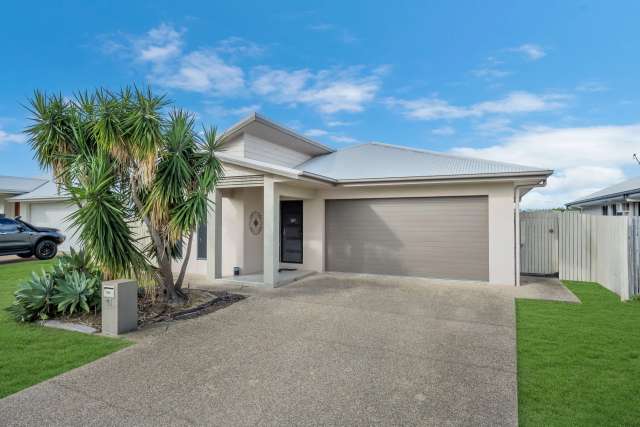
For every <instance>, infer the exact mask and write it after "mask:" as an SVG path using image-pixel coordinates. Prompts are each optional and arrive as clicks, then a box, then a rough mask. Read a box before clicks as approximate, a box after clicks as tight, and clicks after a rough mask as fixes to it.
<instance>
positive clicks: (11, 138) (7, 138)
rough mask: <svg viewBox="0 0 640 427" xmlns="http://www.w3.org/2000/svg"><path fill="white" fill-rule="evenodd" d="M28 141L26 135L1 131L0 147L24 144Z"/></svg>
mask: <svg viewBox="0 0 640 427" xmlns="http://www.w3.org/2000/svg"><path fill="white" fill-rule="evenodd" d="M25 141H26V138H25V136H24V134H22V133H11V132H7V131H4V130H2V129H0V146H2V145H5V144H22V143H24V142H25Z"/></svg>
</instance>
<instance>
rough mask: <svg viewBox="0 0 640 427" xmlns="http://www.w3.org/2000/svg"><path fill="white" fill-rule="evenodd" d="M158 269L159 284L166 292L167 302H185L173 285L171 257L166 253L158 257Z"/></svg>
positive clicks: (180, 292)
mask: <svg viewBox="0 0 640 427" xmlns="http://www.w3.org/2000/svg"><path fill="white" fill-rule="evenodd" d="M158 269H159V270H160V283H161V284H162V287H163V288H164V290H165V292H166V299H167V302H169V303H172V304H177V303H181V302H184V301H185V299H186V298H185V296H184V294H183V293H182V291H180V289H178V288H176V286H175V285H174V283H173V272H172V271H171V257H170V256H169V254H167V253H166V252H165V253H164V254H161V255H159V256H158Z"/></svg>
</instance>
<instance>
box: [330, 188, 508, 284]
mask: <svg viewBox="0 0 640 427" xmlns="http://www.w3.org/2000/svg"><path fill="white" fill-rule="evenodd" d="M513 191H514V184H513V182H503V183H479V184H471V183H469V184H462V183H461V184H432V185H422V184H416V185H380V186H351V187H336V188H333V189H327V190H321V191H319V192H318V197H319V198H320V199H357V198H390V197H446V196H488V204H489V206H488V208H489V224H488V225H489V283H491V284H499V285H515V275H516V270H515V208H514V200H513Z"/></svg>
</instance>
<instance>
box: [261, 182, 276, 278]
mask: <svg viewBox="0 0 640 427" xmlns="http://www.w3.org/2000/svg"><path fill="white" fill-rule="evenodd" d="M263 194H264V234H263V236H264V240H263V244H264V251H263V257H264V258H263V259H264V266H263V268H262V274H263V280H264V283H265V285H270V286H275V285H276V283H277V281H278V268H279V267H280V195H279V194H278V187H277V183H276V182H275V181H274V179H273V177H270V176H265V177H264V192H263Z"/></svg>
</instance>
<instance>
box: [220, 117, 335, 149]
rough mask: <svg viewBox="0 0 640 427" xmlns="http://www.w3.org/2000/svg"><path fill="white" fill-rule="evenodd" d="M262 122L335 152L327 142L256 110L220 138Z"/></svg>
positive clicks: (310, 143) (228, 129)
mask: <svg viewBox="0 0 640 427" xmlns="http://www.w3.org/2000/svg"><path fill="white" fill-rule="evenodd" d="M254 121H255V122H262V123H263V124H265V125H267V126H271V127H272V128H274V129H276V130H279V131H280V132H282V133H285V134H289V135H290V136H291V137H294V138H297V139H299V140H301V141H303V142H305V143H307V144H309V145H312V146H315V147H316V148H320V149H322V150H325V151H327V152H328V153H333V152H335V151H336V150H335V148H333V147H330V146H328V145H326V144H323V143H321V142H318V141H316V140H314V139H311V138H308V137H306V136H304V135H302V134H301V133H299V132H297V131H295V130H293V129H290V128H289V127H287V126H284V125H281V124H279V123H277V122H275V121H274V120H271V119H270V118H268V117H267V116H265V115H262V114H259V113H258V112H256V111H253V112H251V113H250V114H249V115H247V116H246V117H244V118H243V119H241V120H239V121H237V122H236V123H234V124H232V125H231V126H229V127H228V128H227V129H226V130H225V131H224V132H223V133H222V134H221V135H220V139H222V138H225V137H226V136H228V135H230V134H233V133H234V132H236V131H237V130H239V129H241V128H243V127H244V126H247V125H248V124H250V123H251V122H254Z"/></svg>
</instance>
